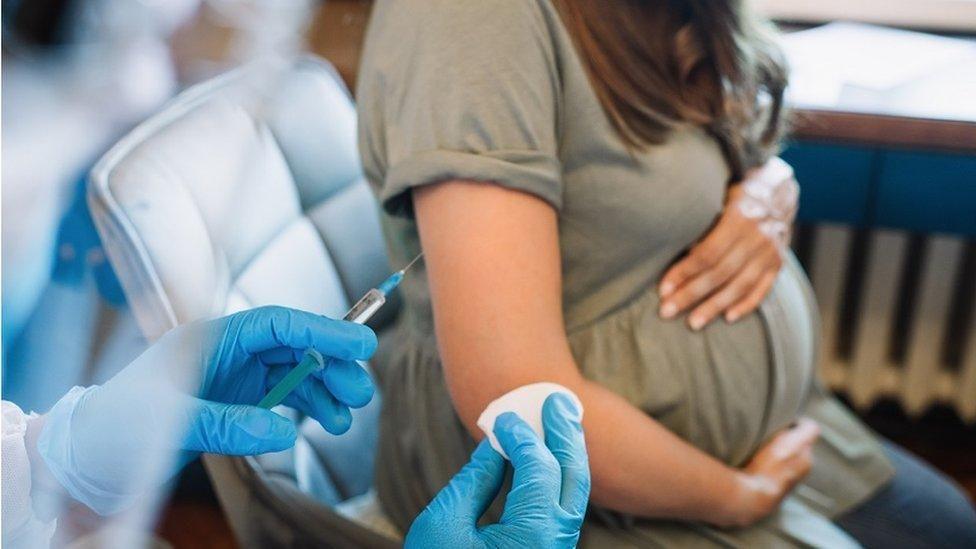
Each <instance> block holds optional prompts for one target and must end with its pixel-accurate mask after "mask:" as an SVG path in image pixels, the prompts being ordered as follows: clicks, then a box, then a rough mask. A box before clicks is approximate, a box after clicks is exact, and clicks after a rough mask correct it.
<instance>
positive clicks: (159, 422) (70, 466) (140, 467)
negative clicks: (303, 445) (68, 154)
mask: <svg viewBox="0 0 976 549" xmlns="http://www.w3.org/2000/svg"><path fill="white" fill-rule="evenodd" d="M309 347H311V348H314V349H316V350H318V351H319V352H320V353H321V354H322V355H323V356H324V357H326V358H327V359H328V358H330V357H331V358H332V360H327V362H328V364H327V366H326V368H325V369H324V370H322V371H320V372H317V373H316V374H314V375H312V376H309V378H308V379H306V380H305V381H304V382H303V383H302V385H300V386H299V387H298V388H297V389H296V390H295V391H294V392H293V393H292V394H291V395H289V397H288V398H287V399H286V400H285V404H287V405H289V406H292V407H294V408H297V409H299V410H301V411H302V412H304V413H305V414H307V415H309V416H311V417H313V418H315V419H316V420H318V421H319V422H320V423H321V424H322V426H323V427H325V429H326V430H328V431H330V432H332V433H335V434H339V433H342V432H345V431H346V430H347V429H348V428H349V425H350V422H351V414H350V411H349V408H350V407H352V408H356V407H361V406H365V405H366V404H367V403H368V402H369V401H370V399H371V398H372V396H373V391H374V388H373V383H372V381H371V380H370V378H369V375H368V374H367V372H366V371H365V370H363V368H362V367H360V366H359V365H358V364H357V363H356V362H354V361H355V360H366V359H368V358H369V357H370V356H371V355H372V354H373V351H374V350H375V348H376V336H375V335H374V334H373V332H372V331H371V330H370V329H369V328H366V327H363V326H359V325H355V324H352V323H349V322H343V321H337V320H331V319H328V318H325V317H323V316H319V315H315V314H312V313H306V312H302V311H296V310H292V309H286V308H283V307H262V308H259V309H254V310H250V311H244V312H241V313H237V314H234V315H231V316H228V317H225V318H221V319H217V320H213V321H209V322H198V323H194V324H188V325H184V326H180V327H177V328H175V329H173V330H172V331H170V332H169V333H167V334H166V335H164V336H163V337H162V338H161V339H160V340H159V341H158V342H156V343H155V344H154V345H153V346H151V347H150V348H149V349H147V350H146V351H145V352H144V353H143V354H142V355H140V356H139V357H138V358H137V359H136V360H135V361H133V362H132V364H130V365H129V366H127V367H126V368H125V369H124V370H123V371H121V372H119V374H118V375H116V376H115V377H113V378H112V379H111V380H109V381H108V383H106V384H105V385H103V386H93V387H89V388H86V389H82V388H78V387H76V388H75V389H73V390H72V391H71V392H69V393H68V395H67V396H65V397H64V398H62V399H61V400H60V401H59V402H58V403H57V404H56V405H55V407H54V408H53V409H52V410H51V412H49V413H48V414H47V417H46V418H45V424H44V427H43V429H42V431H41V435H40V438H39V440H38V445H37V447H38V453H39V454H40V455H41V456H42V457H43V460H44V462H45V464H46V465H47V468H48V469H49V470H50V472H51V474H52V475H53V476H54V477H55V478H56V479H57V481H58V482H59V483H60V484H61V485H62V486H64V488H65V489H66V490H67V491H68V492H69V493H70V494H71V496H72V497H74V498H75V499H77V500H79V501H81V502H83V503H85V504H86V505H88V506H89V507H91V508H92V509H94V510H95V511H96V512H98V513H101V514H106V513H111V512H116V511H118V510H121V509H122V508H124V507H125V506H127V505H128V504H129V503H131V501H132V500H134V499H135V498H137V497H139V496H140V495H141V494H142V493H144V492H145V491H146V490H148V489H151V488H153V487H155V486H156V485H158V484H160V483H162V482H164V481H165V480H167V479H168V478H169V477H170V476H171V475H172V474H173V473H175V471H177V470H178V469H179V468H180V467H182V466H183V465H184V464H185V463H186V462H187V461H189V460H190V459H192V458H193V457H195V456H196V455H197V454H198V453H199V452H211V453H218V454H230V455H251V454H260V453H264V452H274V451H280V450H284V449H286V448H289V447H291V446H292V445H293V444H294V443H295V439H296V437H297V431H296V428H295V425H294V423H293V422H292V421H291V420H289V419H287V418H285V417H282V416H280V415H278V414H276V413H274V412H272V411H270V410H264V409H261V408H258V407H256V406H254V405H255V404H257V402H258V401H259V400H260V399H261V398H262V397H263V396H264V395H265V393H266V392H267V391H268V390H269V389H270V388H271V387H272V386H274V384H275V383H277V382H278V381H279V380H280V379H281V378H282V377H284V375H285V374H286V373H287V372H288V370H290V369H291V368H293V367H294V366H295V364H296V363H297V362H298V360H300V359H301V357H302V354H303V353H304V351H305V349H307V348H309Z"/></svg>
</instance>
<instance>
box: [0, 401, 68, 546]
mask: <svg viewBox="0 0 976 549" xmlns="http://www.w3.org/2000/svg"><path fill="white" fill-rule="evenodd" d="M2 406H3V448H2V450H0V460H2V461H3V463H2V464H0V469H2V470H3V505H0V510H2V514H3V517H2V521H0V522H2V524H3V546H4V547H47V546H48V545H50V542H51V537H52V536H53V535H54V528H55V525H56V523H55V521H54V520H53V517H49V516H48V517H45V516H43V513H41V514H39V513H37V512H36V511H35V506H34V499H35V497H34V495H35V488H36V484H37V483H38V482H37V481H38V480H40V479H35V478H34V476H33V475H32V471H31V469H32V464H35V463H37V462H38V461H39V458H38V457H37V454H36V451H34V450H36V445H35V440H33V439H35V438H36V437H31V436H29V433H28V431H29V430H30V427H32V426H34V427H38V426H39V424H40V423H41V422H42V421H43V417H42V416H37V415H34V414H30V415H28V414H25V413H24V412H23V411H21V409H20V408H19V407H17V405H15V404H13V403H12V402H7V401H3V404H2Z"/></svg>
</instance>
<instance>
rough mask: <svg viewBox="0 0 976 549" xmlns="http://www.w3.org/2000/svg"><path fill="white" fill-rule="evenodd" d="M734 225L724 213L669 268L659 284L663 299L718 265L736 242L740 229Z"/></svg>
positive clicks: (659, 291)
mask: <svg viewBox="0 0 976 549" xmlns="http://www.w3.org/2000/svg"><path fill="white" fill-rule="evenodd" d="M733 225H734V224H733V223H731V222H730V218H729V217H728V216H727V215H723V216H722V218H721V219H720V220H719V222H718V224H717V225H715V227H714V228H713V229H712V230H711V231H710V232H709V233H708V234H707V235H705V238H704V239H703V240H702V241H701V242H699V243H698V244H696V245H695V246H694V247H693V248H692V249H691V250H690V251H689V252H688V255H687V256H685V257H684V259H682V260H681V261H679V262H677V263H675V264H674V265H672V266H671V268H670V269H668V271H667V272H666V273H665V274H664V276H663V277H662V278H661V283H660V285H658V293H659V294H660V296H661V298H662V300H663V299H664V298H667V297H669V296H670V295H671V294H673V293H675V291H677V290H678V289H679V288H681V287H682V286H684V285H685V284H686V283H687V282H688V281H689V280H691V279H692V278H695V277H697V276H698V275H700V274H701V273H703V272H704V271H707V270H709V269H711V268H712V267H714V266H715V265H718V263H719V261H720V260H721V259H722V258H723V257H724V256H725V255H726V252H727V251H728V250H729V249H730V248H731V247H732V245H733V244H734V243H735V239H736V236H737V233H738V232H739V231H738V230H736V228H735V227H734V226H733Z"/></svg>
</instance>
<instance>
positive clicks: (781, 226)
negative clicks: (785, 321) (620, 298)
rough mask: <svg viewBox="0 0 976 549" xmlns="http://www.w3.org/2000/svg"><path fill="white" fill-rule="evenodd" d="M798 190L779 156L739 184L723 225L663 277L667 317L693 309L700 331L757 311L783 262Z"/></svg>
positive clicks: (663, 312)
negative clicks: (720, 320) (717, 319)
mask: <svg viewBox="0 0 976 549" xmlns="http://www.w3.org/2000/svg"><path fill="white" fill-rule="evenodd" d="M797 189H798V187H797V185H796V181H795V179H793V169H792V168H790V166H789V165H788V164H786V163H785V162H783V161H782V160H780V159H779V158H774V159H772V160H770V161H769V162H767V163H766V164H765V165H764V166H762V167H760V168H757V169H755V170H752V171H750V172H749V173H748V174H746V179H745V180H743V181H742V182H741V183H739V184H736V185H733V186H732V187H731V188H730V189H729V193H728V197H727V199H726V203H725V209H724V210H723V211H722V215H721V216H720V217H719V219H718V223H716V225H715V226H714V227H713V228H712V230H711V231H709V232H708V234H706V235H705V238H704V239H702V240H701V241H700V242H699V243H698V244H696V245H695V246H694V247H692V248H691V251H690V252H689V253H688V255H687V256H685V257H684V258H683V259H681V261H679V262H678V263H676V264H675V265H673V266H672V267H671V268H670V269H669V270H668V272H667V273H665V275H664V277H663V278H662V279H661V284H660V285H659V287H658V291H659V293H660V295H661V310H660V314H661V316H662V317H663V318H673V317H675V316H676V315H678V314H679V313H681V312H682V311H686V310H688V309H693V310H692V312H691V314H690V315H688V325H689V326H690V327H691V328H692V329H693V330H700V329H701V328H703V327H704V326H705V325H707V324H708V323H709V322H711V321H712V320H714V319H715V317H716V316H718V315H720V314H724V316H725V320H726V321H727V322H735V321H736V320H738V319H739V318H742V317H743V316H744V315H746V314H749V313H751V312H752V311H754V310H755V309H756V308H757V307H758V306H759V304H760V303H762V300H763V299H764V298H765V297H766V295H767V294H768V293H769V291H770V289H771V288H772V287H773V283H774V282H775V281H776V276H777V275H778V274H779V271H780V268H781V267H782V266H783V251H784V250H785V248H786V246H787V245H788V244H789V234H790V230H791V228H792V224H793V219H794V217H795V215H796V205H797V199H798V196H799V193H798V191H797Z"/></svg>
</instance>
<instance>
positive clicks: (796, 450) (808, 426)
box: [772, 418, 820, 456]
mask: <svg viewBox="0 0 976 549" xmlns="http://www.w3.org/2000/svg"><path fill="white" fill-rule="evenodd" d="M819 436H820V426H819V425H817V422H815V421H813V420H812V419H809V418H800V419H799V420H797V422H796V425H795V426H794V427H792V428H790V429H787V430H785V431H783V432H782V433H780V434H779V435H777V436H776V438H775V439H773V442H772V451H773V452H774V454H776V455H778V456H779V455H782V456H792V455H799V454H802V453H803V452H804V451H806V450H809V449H810V448H812V447H813V444H814V443H815V442H816V441H817V437H819Z"/></svg>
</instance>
